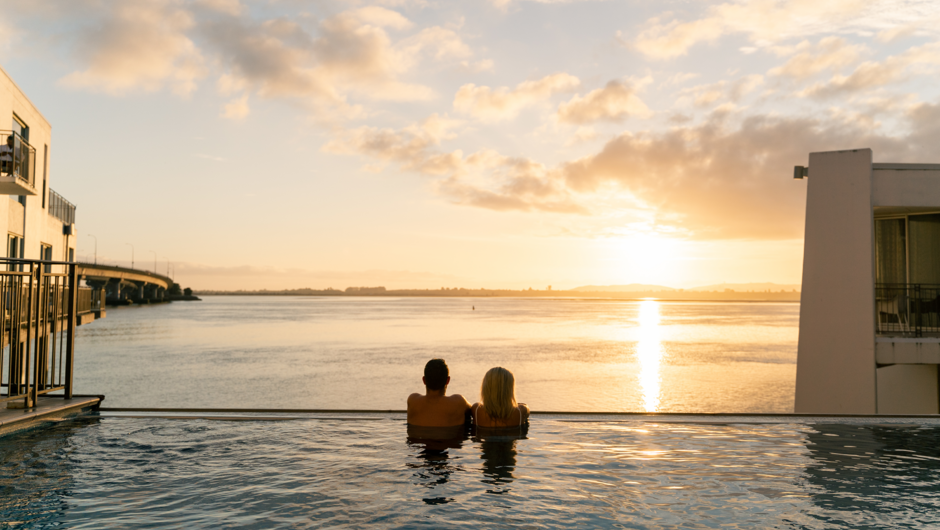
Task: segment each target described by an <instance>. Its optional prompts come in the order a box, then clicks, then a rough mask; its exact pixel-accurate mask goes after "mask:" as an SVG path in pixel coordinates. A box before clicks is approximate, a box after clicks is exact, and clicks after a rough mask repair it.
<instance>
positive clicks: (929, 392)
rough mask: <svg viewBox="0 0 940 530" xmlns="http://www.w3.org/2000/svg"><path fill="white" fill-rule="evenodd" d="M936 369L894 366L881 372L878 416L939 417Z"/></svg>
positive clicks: (923, 366)
mask: <svg viewBox="0 0 940 530" xmlns="http://www.w3.org/2000/svg"><path fill="white" fill-rule="evenodd" d="M938 403H940V396H938V395H937V366H936V365H929V364H895V365H893V366H885V367H883V368H879V369H878V414H937V413H938V412H940V410H938V409H940V406H938Z"/></svg>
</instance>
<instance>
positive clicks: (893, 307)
mask: <svg viewBox="0 0 940 530" xmlns="http://www.w3.org/2000/svg"><path fill="white" fill-rule="evenodd" d="M875 314H876V325H877V327H876V329H877V332H878V334H880V335H894V336H905V337H924V336H929V335H936V336H938V337H940V285H937V284H922V283H878V284H875Z"/></svg>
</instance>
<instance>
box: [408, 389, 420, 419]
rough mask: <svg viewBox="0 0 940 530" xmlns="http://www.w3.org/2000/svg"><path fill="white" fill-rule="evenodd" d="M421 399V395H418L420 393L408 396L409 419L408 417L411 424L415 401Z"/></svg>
mask: <svg viewBox="0 0 940 530" xmlns="http://www.w3.org/2000/svg"><path fill="white" fill-rule="evenodd" d="M419 397H421V394H418V393H415V394H411V395H410V396H408V400H407V404H408V414H407V417H408V422H409V423H410V422H411V413H412V409H414V403H415V400H416V399H418V398H419Z"/></svg>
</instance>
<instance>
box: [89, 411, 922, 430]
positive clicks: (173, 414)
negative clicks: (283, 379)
mask: <svg viewBox="0 0 940 530" xmlns="http://www.w3.org/2000/svg"><path fill="white" fill-rule="evenodd" d="M98 415H99V416H101V417H108V418H149V419H157V418H159V419H179V420H186V419H188V420H219V421H290V420H331V421H377V420H392V421H404V420H405V418H406V411H404V410H380V409H253V408H169V407H101V408H100V409H99V410H98ZM532 416H533V420H536V419H544V420H550V421H561V422H565V423H687V424H714V425H729V424H794V423H798V424H826V423H849V424H864V425H870V426H877V425H885V426H894V427H900V426H923V425H935V426H940V415H923V414H906V415H872V414H775V413H685V412H567V411H539V412H532Z"/></svg>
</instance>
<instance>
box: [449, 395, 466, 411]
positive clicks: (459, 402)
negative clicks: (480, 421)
mask: <svg viewBox="0 0 940 530" xmlns="http://www.w3.org/2000/svg"><path fill="white" fill-rule="evenodd" d="M447 398H448V399H449V400H450V402H451V403H453V404H454V405H455V406H460V407H462V408H464V409H469V408H470V402H469V401H467V398H465V397H463V396H461V395H460V394H451V395H449V396H447Z"/></svg>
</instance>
